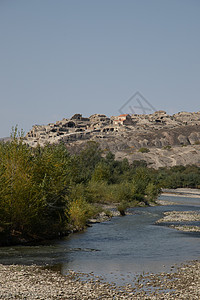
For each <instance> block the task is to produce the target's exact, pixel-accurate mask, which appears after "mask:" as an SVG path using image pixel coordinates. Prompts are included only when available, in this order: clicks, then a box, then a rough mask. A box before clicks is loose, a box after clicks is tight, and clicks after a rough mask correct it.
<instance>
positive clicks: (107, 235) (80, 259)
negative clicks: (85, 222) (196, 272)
mask: <svg viewBox="0 0 200 300" xmlns="http://www.w3.org/2000/svg"><path fill="white" fill-rule="evenodd" d="M160 199H161V200H164V201H169V203H171V202H175V203H176V204H173V205H171V204H170V205H165V206H154V207H143V208H142V207H139V208H133V209H130V210H129V212H130V213H131V215H128V216H125V217H115V218H112V219H111V220H110V221H108V222H103V223H98V224H94V225H92V227H89V228H88V229H87V230H86V231H85V232H82V233H76V234H73V235H71V236H69V237H66V238H65V239H62V240H59V241H51V242H50V243H47V244H45V245H42V246H32V247H24V246H17V247H4V248H1V249H0V263H1V264H8V265H11V264H19V265H32V264H36V265H43V266H47V267H48V268H50V269H53V270H57V271H59V272H61V274H64V275H65V274H69V273H70V270H73V271H75V272H77V273H79V275H80V277H81V278H82V279H83V280H84V279H86V278H88V275H89V276H91V277H92V278H95V276H98V280H99V278H100V279H101V280H102V281H107V282H110V283H111V282H112V283H115V284H117V285H122V284H125V283H126V284H127V283H130V284H132V283H133V277H134V276H137V275H140V274H145V273H147V272H149V273H160V272H169V271H172V270H175V269H176V266H177V264H180V263H183V262H186V261H191V260H199V259H200V239H199V238H200V233H196V232H194V233H191V232H190V233H187V232H180V231H178V230H175V229H172V228H168V227H166V226H163V225H158V224H156V221H157V220H158V219H160V218H161V217H162V216H163V213H164V212H166V211H174V210H175V211H190V210H191V211H199V209H200V199H198V198H195V199H194V198H191V197H180V196H179V197H178V196H161V197H160Z"/></svg>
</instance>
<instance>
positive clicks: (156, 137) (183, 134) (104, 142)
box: [24, 111, 200, 168]
mask: <svg viewBox="0 0 200 300" xmlns="http://www.w3.org/2000/svg"><path fill="white" fill-rule="evenodd" d="M24 140H25V142H26V143H27V144H28V145H30V146H31V147H35V146H36V145H37V144H38V143H39V144H40V145H42V146H43V145H45V144H46V143H50V144H53V143H59V142H61V141H62V142H64V143H65V144H66V146H67V148H68V149H69V151H73V152H74V151H77V150H78V149H80V148H81V147H82V146H83V143H85V142H87V141H89V140H92V141H97V142H98V143H99V144H100V147H101V148H102V150H103V152H104V153H107V151H112V152H113V153H115V155H116V158H117V159H123V158H125V157H126V158H127V159H128V160H129V161H130V162H132V161H133V160H141V159H142V160H145V161H147V163H148V165H151V166H152V167H155V168H158V167H162V166H173V165H180V164H183V165H186V164H198V165H200V145H199V144H200V112H196V113H188V112H179V113H177V114H174V115H172V116H170V115H168V114H166V112H164V111H157V112H155V113H153V114H149V115H146V114H145V115H136V114H134V115H128V114H124V115H120V116H115V117H111V118H108V117H107V116H105V115H101V114H95V115H92V116H90V117H89V118H84V117H83V116H82V115H81V114H75V115H74V116H73V117H72V118H71V119H65V118H64V119H63V120H61V121H57V122H56V123H50V124H48V125H35V126H33V128H32V129H31V130H30V131H29V132H28V133H27V134H26V137H25V139H24ZM141 148H146V149H141ZM141 151H142V152H141Z"/></svg>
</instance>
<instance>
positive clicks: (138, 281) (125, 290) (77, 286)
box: [0, 261, 200, 300]
mask: <svg viewBox="0 0 200 300" xmlns="http://www.w3.org/2000/svg"><path fill="white" fill-rule="evenodd" d="M173 267H174V266H172V269H173ZM0 299H77V300H78V299H80V300H82V299H95V300H96V299H133V300H134V299H144V300H145V299H146V300H147V299H151V300H153V299H162V300H163V299H170V300H171V299H176V300H177V299H189V300H190V299H191V300H194V299H200V262H199V261H193V262H191V263H190V264H187V265H182V266H181V267H179V268H178V269H177V270H176V271H174V272H172V273H159V274H144V275H140V276H138V277H137V278H135V277H133V285H130V284H129V285H127V286H124V287H117V286H116V285H114V284H110V283H102V282H100V280H98V279H96V280H95V279H94V278H91V279H90V278H88V280H87V282H86V281H81V280H80V278H79V275H78V274H76V273H75V272H73V271H71V272H70V273H69V275H66V276H64V275H61V274H59V273H57V272H53V271H51V270H47V269H44V268H42V267H38V266H19V265H11V266H8V265H0Z"/></svg>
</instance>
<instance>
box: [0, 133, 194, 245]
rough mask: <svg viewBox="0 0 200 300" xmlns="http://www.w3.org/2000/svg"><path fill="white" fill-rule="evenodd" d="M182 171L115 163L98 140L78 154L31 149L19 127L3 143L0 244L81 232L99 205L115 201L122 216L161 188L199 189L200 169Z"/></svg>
mask: <svg viewBox="0 0 200 300" xmlns="http://www.w3.org/2000/svg"><path fill="white" fill-rule="evenodd" d="M183 168H184V169H183ZM183 168H181V167H180V168H174V169H173V168H172V169H170V170H168V169H161V170H154V169H150V168H147V167H146V165H145V162H143V161H141V162H137V161H135V162H133V163H132V164H129V162H128V160H127V159H124V160H122V161H117V160H115V156H114V154H112V153H111V152H107V154H106V155H105V154H104V155H103V156H102V151H101V150H100V148H99V145H98V143H96V142H88V143H86V144H85V146H84V147H83V149H82V150H81V151H80V152H78V153H76V154H70V153H69V152H68V151H67V149H66V147H65V145H64V144H61V143H60V144H57V145H46V146H44V147H40V146H39V145H38V146H37V147H36V148H30V147H29V146H27V145H26V144H24V143H23V138H22V137H20V136H19V137H17V129H16V130H15V131H14V132H13V134H12V140H11V141H10V142H6V143H0V241H1V242H0V244H2V245H3V244H9V243H13V242H15V238H16V240H17V242H18V241H23V240H25V241H26V240H37V239H39V240H41V239H46V238H54V237H59V236H62V235H65V234H66V233H67V232H69V230H72V229H75V230H80V229H82V228H84V226H85V225H86V223H87V220H88V219H89V218H91V217H93V216H95V215H96V214H98V213H99V211H100V210H101V208H100V206H99V205H98V204H102V203H111V202H115V203H117V204H118V208H119V211H120V212H121V214H123V211H124V209H125V208H127V207H128V206H135V205H138V203H143V204H149V202H154V201H155V199H156V198H157V196H158V194H159V191H160V188H161V187H162V186H164V187H175V186H176V184H177V186H176V187H182V186H181V183H183V184H184V186H186V181H189V182H190V185H191V187H197V186H198V184H200V182H199V174H200V171H199V168H197V167H195V166H192V167H190V169H189V168H187V167H183ZM187 170H188V171H187ZM190 171H191V172H192V173H191V172H190ZM184 180H185V181H184Z"/></svg>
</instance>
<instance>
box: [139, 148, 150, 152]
mask: <svg viewBox="0 0 200 300" xmlns="http://www.w3.org/2000/svg"><path fill="white" fill-rule="evenodd" d="M138 152H141V153H148V152H150V150H149V149H148V148H145V147H142V148H140V149H139V150H138Z"/></svg>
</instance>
